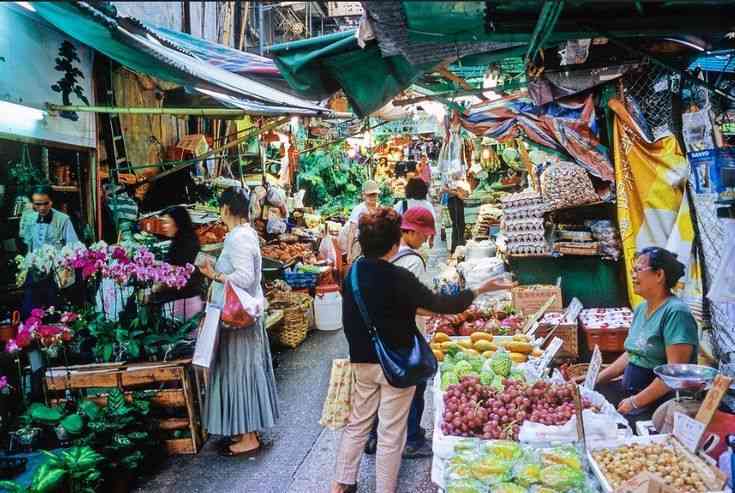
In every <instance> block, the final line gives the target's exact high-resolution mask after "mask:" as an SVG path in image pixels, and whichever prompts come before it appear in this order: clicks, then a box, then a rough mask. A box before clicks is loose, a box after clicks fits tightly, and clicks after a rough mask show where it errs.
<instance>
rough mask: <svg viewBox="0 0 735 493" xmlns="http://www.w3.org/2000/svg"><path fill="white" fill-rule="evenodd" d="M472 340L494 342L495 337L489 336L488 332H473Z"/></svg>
mask: <svg viewBox="0 0 735 493" xmlns="http://www.w3.org/2000/svg"><path fill="white" fill-rule="evenodd" d="M470 340H471V341H472V342H477V341H488V342H493V336H492V334H488V333H487V332H473V333H472V335H471V336H470Z"/></svg>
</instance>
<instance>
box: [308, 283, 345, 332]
mask: <svg viewBox="0 0 735 493" xmlns="http://www.w3.org/2000/svg"><path fill="white" fill-rule="evenodd" d="M314 319H315V322H316V328H317V329H318V330H324V331H333V330H339V329H341V328H342V295H341V294H339V289H338V288H337V287H336V286H335V287H334V289H328V288H327V289H322V288H317V293H316V296H315V297H314Z"/></svg>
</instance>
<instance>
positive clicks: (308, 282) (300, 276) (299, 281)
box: [283, 271, 319, 289]
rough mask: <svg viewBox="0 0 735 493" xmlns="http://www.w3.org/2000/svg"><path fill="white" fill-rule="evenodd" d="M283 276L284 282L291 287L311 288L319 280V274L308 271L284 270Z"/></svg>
mask: <svg viewBox="0 0 735 493" xmlns="http://www.w3.org/2000/svg"><path fill="white" fill-rule="evenodd" d="M283 276H284V278H285V280H286V284H288V285H289V286H291V287H292V288H297V289H298V288H313V287H314V286H316V282H317V280H319V274H316V273H310V272H293V271H285V272H284V273H283Z"/></svg>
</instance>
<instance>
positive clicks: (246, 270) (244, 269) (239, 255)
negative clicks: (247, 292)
mask: <svg viewBox="0 0 735 493" xmlns="http://www.w3.org/2000/svg"><path fill="white" fill-rule="evenodd" d="M238 229H239V228H238ZM223 250H224V252H223V253H226V254H227V255H228V257H229V259H230V262H231V263H232V268H233V269H234V270H233V271H232V272H231V273H230V274H226V275H225V277H226V278H227V280H228V281H230V282H231V283H233V284H234V285H235V286H237V287H239V288H242V289H248V288H249V287H251V286H252V285H253V283H254V282H255V280H256V278H257V275H256V272H254V268H255V259H256V258H257V256H258V255H260V245H258V244H257V243H256V242H254V241H253V238H252V237H251V236H250V235H248V234H247V232H246V231H244V230H238V231H233V233H231V234H229V235H227V237H226V238H225V244H224V247H223Z"/></svg>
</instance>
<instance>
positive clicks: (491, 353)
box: [482, 351, 495, 359]
mask: <svg viewBox="0 0 735 493" xmlns="http://www.w3.org/2000/svg"><path fill="white" fill-rule="evenodd" d="M493 356H495V351H485V352H484V353H482V357H483V358H485V359H490V358H492V357H493Z"/></svg>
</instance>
